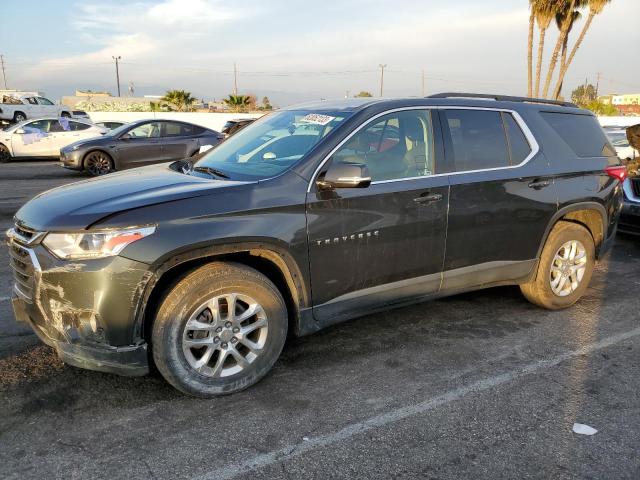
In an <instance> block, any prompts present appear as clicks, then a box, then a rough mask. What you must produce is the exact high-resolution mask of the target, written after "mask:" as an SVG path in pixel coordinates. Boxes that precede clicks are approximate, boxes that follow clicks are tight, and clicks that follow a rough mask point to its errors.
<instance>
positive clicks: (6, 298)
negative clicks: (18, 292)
mask: <svg viewBox="0 0 640 480" xmlns="http://www.w3.org/2000/svg"><path fill="white" fill-rule="evenodd" d="M9 300H11V297H0V303H2V302H8V301H9Z"/></svg>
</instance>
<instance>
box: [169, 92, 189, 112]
mask: <svg viewBox="0 0 640 480" xmlns="http://www.w3.org/2000/svg"><path fill="white" fill-rule="evenodd" d="M160 101H162V102H166V103H168V104H169V105H170V106H171V107H173V108H175V109H176V110H177V111H178V112H189V111H191V110H193V104H194V103H195V101H196V99H195V98H194V97H192V96H191V92H187V91H185V90H168V91H167V93H165V94H164V97H162V98H161V99H160Z"/></svg>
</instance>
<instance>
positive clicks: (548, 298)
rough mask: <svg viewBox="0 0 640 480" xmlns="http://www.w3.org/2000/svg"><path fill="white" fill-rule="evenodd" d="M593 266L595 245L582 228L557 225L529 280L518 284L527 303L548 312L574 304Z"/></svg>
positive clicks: (583, 290)
mask: <svg viewBox="0 0 640 480" xmlns="http://www.w3.org/2000/svg"><path fill="white" fill-rule="evenodd" d="M594 266H595V245H594V241H593V237H592V236H591V233H589V231H588V230H587V229H586V228H584V227H583V226H582V225H578V224H576V223H571V222H563V221H561V222H558V223H557V224H556V225H555V226H554V227H553V230H552V231H551V233H550V234H549V237H548V238H547V242H546V243H545V245H544V248H543V249H542V255H541V256H540V261H539V262H538V270H537V272H536V276H535V278H534V279H533V280H531V281H530V282H528V283H525V284H523V285H520V290H521V291H522V293H523V294H524V296H525V297H526V298H527V300H529V301H530V302H531V303H534V304H536V305H538V306H540V307H543V308H547V309H549V310H559V309H562V308H567V307H570V306H571V305H573V304H574V303H576V302H577V301H578V300H579V299H580V297H582V295H583V294H584V292H585V291H586V290H587V288H588V287H589V282H590V281H591V275H592V274H593V268H594Z"/></svg>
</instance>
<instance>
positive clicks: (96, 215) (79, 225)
mask: <svg viewBox="0 0 640 480" xmlns="http://www.w3.org/2000/svg"><path fill="white" fill-rule="evenodd" d="M246 183H249V182H237V181H229V180H212V179H209V178H201V177H196V176H191V175H185V174H183V173H180V172H176V171H174V170H172V169H171V168H169V164H161V165H152V166H149V167H142V168H137V169H134V170H130V171H127V172H119V173H113V174H110V175H107V176H105V177H100V178H95V179H90V180H85V181H82V182H77V183H72V184H69V185H64V186H62V187H58V188H54V189H53V190H49V191H47V192H44V193H41V194H40V195H38V196H36V197H35V198H34V199H32V200H31V201H29V202H28V203H26V204H25V205H24V206H23V207H22V208H21V209H20V210H18V213H16V215H15V218H16V221H17V222H19V223H21V224H23V225H24V226H26V227H28V228H32V229H34V230H38V231H69V230H83V229H85V228H88V227H89V226H91V225H92V224H94V223H96V222H98V221H100V220H101V219H102V218H104V217H106V216H109V215H112V214H114V213H118V212H123V211H125V210H132V209H135V208H140V207H145V206H149V205H155V204H158V203H166V202H171V201H174V200H181V199H184V198H189V197H197V196H203V195H207V194H210V193H212V192H213V191H215V190H217V189H219V188H229V187H232V186H236V185H243V184H246Z"/></svg>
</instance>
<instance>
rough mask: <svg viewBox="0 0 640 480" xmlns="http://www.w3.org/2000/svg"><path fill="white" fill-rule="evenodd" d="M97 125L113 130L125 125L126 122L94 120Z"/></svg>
mask: <svg viewBox="0 0 640 480" xmlns="http://www.w3.org/2000/svg"><path fill="white" fill-rule="evenodd" d="M95 123H96V125H98V126H99V127H104V128H107V129H109V130H115V129H116V128H120V127H121V126H123V125H126V124H127V123H128V122H122V121H119V120H106V121H104V122H95Z"/></svg>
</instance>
